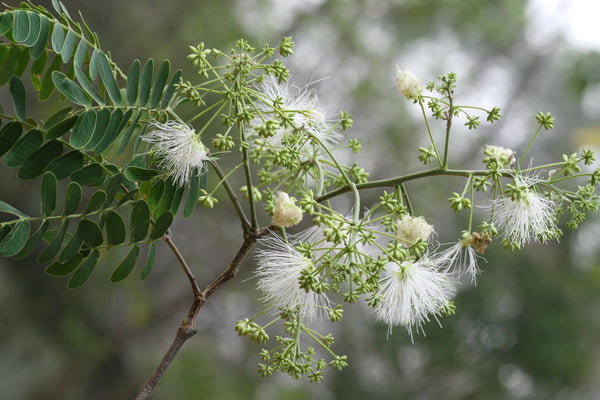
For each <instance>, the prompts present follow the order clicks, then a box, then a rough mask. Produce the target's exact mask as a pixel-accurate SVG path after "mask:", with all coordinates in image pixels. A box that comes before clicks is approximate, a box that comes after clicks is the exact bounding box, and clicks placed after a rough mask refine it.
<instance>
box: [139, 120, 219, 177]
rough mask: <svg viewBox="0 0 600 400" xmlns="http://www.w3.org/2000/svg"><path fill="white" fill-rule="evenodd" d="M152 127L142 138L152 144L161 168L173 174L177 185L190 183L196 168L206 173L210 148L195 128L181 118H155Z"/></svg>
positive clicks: (153, 152) (168, 173) (170, 174)
mask: <svg viewBox="0 0 600 400" xmlns="http://www.w3.org/2000/svg"><path fill="white" fill-rule="evenodd" d="M150 126H151V127H152V130H151V131H150V132H148V133H146V134H144V135H143V136H142V139H143V140H144V141H146V142H148V143H150V144H152V145H153V147H152V150H151V152H152V155H153V156H154V157H156V159H157V160H158V167H159V168H160V169H162V170H163V171H165V173H166V174H167V175H169V176H171V177H173V181H174V183H175V185H177V186H179V187H182V186H185V185H187V184H188V183H189V181H190V177H191V175H192V173H193V171H194V169H197V172H198V173H201V172H203V169H204V163H205V161H206V160H207V159H208V150H207V149H206V147H204V145H203V144H202V141H201V140H200V137H199V136H198V135H196V132H194V130H193V129H192V128H190V127H189V126H187V125H185V124H183V123H181V122H178V121H168V122H166V123H164V124H162V123H160V122H156V121H154V122H152V123H151V124H150Z"/></svg>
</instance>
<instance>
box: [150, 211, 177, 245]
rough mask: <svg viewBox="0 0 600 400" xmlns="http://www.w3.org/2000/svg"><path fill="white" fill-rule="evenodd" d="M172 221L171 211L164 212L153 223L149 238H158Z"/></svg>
mask: <svg viewBox="0 0 600 400" xmlns="http://www.w3.org/2000/svg"><path fill="white" fill-rule="evenodd" d="M172 223H173V213H172V212H170V211H166V212H164V213H163V214H162V215H161V216H160V217H158V219H157V220H156V222H155V223H154V227H152V232H150V240H158V239H160V238H161V237H163V235H164V234H165V233H166V232H167V230H168V229H169V227H170V226H171V224H172Z"/></svg>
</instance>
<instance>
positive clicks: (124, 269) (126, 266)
mask: <svg viewBox="0 0 600 400" xmlns="http://www.w3.org/2000/svg"><path fill="white" fill-rule="evenodd" d="M139 254H140V248H139V247H138V246H137V245H134V246H133V247H132V248H131V250H129V253H128V254H127V256H126V257H125V259H124V260H123V261H122V262H121V264H119V266H118V267H117V269H115V272H113V274H112V275H111V276H110V281H111V282H119V281H122V280H123V279H125V278H127V277H128V276H129V274H131V271H132V270H133V267H134V266H135V262H136V260H137V257H138V255H139Z"/></svg>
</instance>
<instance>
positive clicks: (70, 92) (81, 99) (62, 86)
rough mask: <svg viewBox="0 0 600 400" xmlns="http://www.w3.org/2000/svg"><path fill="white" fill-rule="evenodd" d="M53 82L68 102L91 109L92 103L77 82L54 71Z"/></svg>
mask: <svg viewBox="0 0 600 400" xmlns="http://www.w3.org/2000/svg"><path fill="white" fill-rule="evenodd" d="M52 82H54V85H55V86H56V88H57V89H58V91H59V92H60V93H62V94H63V95H64V96H65V97H66V98H67V99H68V100H70V101H72V102H73V103H75V104H78V105H80V106H84V107H90V106H91V105H92V101H91V100H90V98H89V97H88V96H87V94H86V93H85V92H84V91H83V89H81V88H80V87H79V86H77V84H76V83H75V82H73V81H72V80H71V79H69V78H68V77H67V76H66V75H65V74H63V73H62V72H60V71H52Z"/></svg>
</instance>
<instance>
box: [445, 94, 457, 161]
mask: <svg viewBox="0 0 600 400" xmlns="http://www.w3.org/2000/svg"><path fill="white" fill-rule="evenodd" d="M448 102H449V104H448V120H447V122H446V142H445V144H444V161H443V163H442V168H444V169H445V168H447V167H448V150H449V148H450V130H451V129H452V117H453V116H454V97H453V96H452V93H451V92H450V93H449V94H448Z"/></svg>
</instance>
